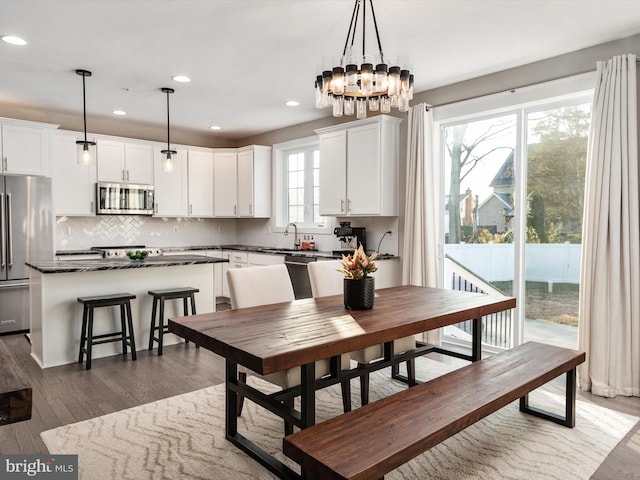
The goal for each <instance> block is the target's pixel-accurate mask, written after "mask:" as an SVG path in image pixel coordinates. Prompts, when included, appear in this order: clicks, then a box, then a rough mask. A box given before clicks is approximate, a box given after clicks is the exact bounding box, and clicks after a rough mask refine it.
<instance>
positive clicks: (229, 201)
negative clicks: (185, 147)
mask: <svg viewBox="0 0 640 480" xmlns="http://www.w3.org/2000/svg"><path fill="white" fill-rule="evenodd" d="M214 159H215V160H214V163H215V171H214V190H215V201H214V206H215V216H216V217H254V218H269V217H270V216H271V147H265V146H262V145H251V146H248V147H243V148H239V149H237V150H233V151H218V152H216V153H215V154H214Z"/></svg>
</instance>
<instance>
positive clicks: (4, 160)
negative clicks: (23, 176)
mask: <svg viewBox="0 0 640 480" xmlns="http://www.w3.org/2000/svg"><path fill="white" fill-rule="evenodd" d="M2 169H3V170H6V169H7V157H2Z"/></svg>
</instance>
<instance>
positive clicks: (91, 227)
mask: <svg viewBox="0 0 640 480" xmlns="http://www.w3.org/2000/svg"><path fill="white" fill-rule="evenodd" d="M340 220H346V221H350V222H351V225H352V226H354V227H366V229H367V250H375V249H376V248H377V247H378V244H379V242H380V239H381V238H382V236H383V235H384V233H385V232H386V231H387V230H391V231H392V232H393V235H392V236H391V238H389V236H387V237H385V238H384V240H383V241H382V244H380V251H381V252H382V253H390V254H393V255H398V219H397V218H391V217H381V218H377V217H368V218H357V219H356V218H349V219H336V220H335V221H334V223H335V225H338V222H339V221H340ZM314 240H315V241H316V247H317V249H318V250H337V249H339V248H340V241H339V240H338V238H337V237H336V236H335V235H333V234H332V233H331V234H327V235H314ZM231 244H243V245H261V246H270V247H279V248H288V247H292V246H293V236H292V235H289V236H284V235H283V234H282V233H280V232H273V228H272V220H271V219H259V218H251V219H212V218H206V219H198V218H156V217H146V216H136V215H97V216H94V217H57V218H56V245H55V249H56V250H84V249H89V248H91V247H98V246H116V245H145V246H147V247H160V248H162V247H184V246H200V245H231Z"/></svg>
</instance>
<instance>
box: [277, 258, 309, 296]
mask: <svg viewBox="0 0 640 480" xmlns="http://www.w3.org/2000/svg"><path fill="white" fill-rule="evenodd" d="M315 261H316V258H315V257H306V256H303V255H300V256H298V255H285V257H284V264H285V265H286V266H287V270H289V277H291V284H292V285H293V293H294V294H295V296H296V299H298V298H311V296H312V295H311V282H310V281H309V272H308V271H307V264H308V263H311V262H315Z"/></svg>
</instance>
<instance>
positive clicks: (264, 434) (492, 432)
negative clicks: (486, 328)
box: [42, 358, 638, 480]
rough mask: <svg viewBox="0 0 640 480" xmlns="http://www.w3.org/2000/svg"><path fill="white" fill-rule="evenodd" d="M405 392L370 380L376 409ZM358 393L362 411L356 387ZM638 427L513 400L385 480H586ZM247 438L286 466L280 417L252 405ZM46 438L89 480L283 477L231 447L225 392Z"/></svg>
mask: <svg viewBox="0 0 640 480" xmlns="http://www.w3.org/2000/svg"><path fill="white" fill-rule="evenodd" d="M450 368H451V367H450V366H446V365H443V363H441V362H437V361H433V360H427V359H422V358H421V359H418V365H417V376H418V378H419V379H422V380H426V379H428V378H433V377H435V376H438V375H441V374H442V373H445V372H446V371H447V370H449V369H450ZM250 378H252V377H250ZM253 383H254V385H257V386H258V387H259V388H261V389H263V390H265V391H269V388H270V387H271V386H270V385H269V384H266V383H265V382H262V381H260V380H259V379H254V380H253ZM403 388H405V387H404V386H403V385H402V384H401V383H399V382H396V381H393V380H390V379H389V372H388V370H382V371H379V372H376V373H374V374H373V375H372V377H371V398H372V401H373V400H375V399H376V398H379V397H381V396H386V395H389V394H391V393H393V392H395V391H399V390H401V389H403ZM352 392H353V405H354V407H356V406H357V405H359V399H358V394H357V393H358V392H359V386H358V384H357V383H356V381H354V382H353V384H352ZM531 404H532V405H535V406H540V407H546V408H549V409H554V411H556V412H558V413H562V412H563V410H562V409H563V399H562V398H561V397H558V396H556V395H553V394H550V393H546V392H543V391H541V392H534V394H533V395H532V396H531ZM317 405H318V412H317V417H318V420H322V419H326V418H330V417H332V416H335V415H338V414H340V413H341V405H342V401H341V398H340V390H339V388H328V389H325V390H323V391H320V392H318V393H317ZM416 421H419V419H416ZM637 421H638V418H636V417H631V416H628V415H623V414H620V413H617V412H614V411H612V410H608V409H606V408H602V407H599V406H596V405H592V404H588V403H585V402H580V401H579V402H577V418H576V428H575V429H569V428H565V427H561V426H559V425H556V424H553V423H552V422H549V421H544V420H541V419H538V418H535V417H533V416H531V415H526V414H522V413H520V412H519V411H518V404H517V402H514V403H512V404H511V405H509V406H507V407H505V408H503V409H502V410H500V411H498V412H496V413H494V414H493V415H491V416H489V417H487V418H486V419H484V420H482V421H480V422H478V423H476V424H475V425H472V426H471V427H469V428H467V429H466V430H464V431H463V432H461V433H459V434H458V435H455V436H454V437H451V438H450V439H448V440H447V441H445V442H443V443H442V444H440V445H438V446H437V447H435V448H433V449H431V450H429V451H428V452H426V453H425V454H423V455H421V456H419V457H417V458H416V459H414V460H413V461H411V462H409V463H407V464H405V465H404V466H402V467H401V468H399V469H398V470H395V471H394V472H391V473H390V474H389V475H388V476H385V478H387V479H389V480H409V479H412V480H426V479H434V480H436V479H437V480H467V479H468V480H471V479H473V480H478V479H484V480H496V479H501V480H510V479H513V480H521V479H524V478H526V479H527V480H550V479H558V480H567V479H575V480H588V479H589V478H590V477H591V475H592V474H593V473H594V472H595V471H596V469H597V468H598V466H599V465H600V464H601V463H602V461H603V460H604V459H605V457H606V456H607V455H608V454H609V452H610V451H611V450H612V449H613V448H614V447H615V446H616V445H617V444H618V442H619V441H620V440H621V439H622V438H623V437H624V436H625V435H626V434H627V432H628V431H629V430H630V429H631V428H632V427H633V425H635V423H636V422H637ZM239 430H240V431H241V432H242V433H243V434H245V436H247V437H249V438H251V439H253V440H254V441H256V442H258V443H259V444H260V445H262V446H263V447H265V448H266V450H267V451H269V452H271V453H272V454H275V455H277V456H278V457H279V458H281V459H284V457H283V456H282V455H281V454H279V453H278V452H279V451H280V450H281V445H282V435H283V424H282V421H281V420H280V419H278V418H277V417H275V416H273V415H272V414H270V413H269V412H266V411H265V410H264V409H262V408H259V407H257V406H256V405H255V404H253V403H251V402H245V407H244V411H243V414H242V417H241V419H240V421H239ZM42 438H43V440H44V442H45V444H46V445H47V448H48V449H49V452H50V453H52V454H78V455H79V464H80V478H81V479H84V480H116V479H117V480H120V479H123V480H143V479H149V480H151V479H153V480H158V479H167V480H175V479H203V480H204V479H207V480H210V479H225V480H226V479H233V480H236V479H237V480H249V479H273V478H276V477H275V476H274V475H272V474H270V473H269V472H268V471H266V470H265V469H264V468H263V467H261V466H260V465H259V464H258V463H257V462H255V461H254V460H253V459H251V458H249V457H248V456H246V455H245V454H244V453H242V452H241V451H239V450H238V449H236V448H235V447H234V446H232V445H231V444H230V443H229V442H228V441H226V440H225V438H224V388H223V386H222V385H218V386H215V387H209V388H205V389H202V390H198V391H195V392H191V393H187V394H184V395H178V396H175V397H171V398H167V399H164V400H160V401H157V402H153V403H149V404H146V405H141V406H139V407H134V408H130V409H127V410H123V411H120V412H115V413H112V414H108V415H104V416H102V417H98V418H95V419H91V420H86V421H83V422H79V423H75V424H71V425H66V426H64V427H60V428H56V429H54V430H48V431H46V432H43V433H42ZM287 462H288V463H289V461H288V460H287ZM290 465H292V467H294V468H295V469H296V471H299V469H298V468H297V466H295V465H294V464H293V463H290Z"/></svg>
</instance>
